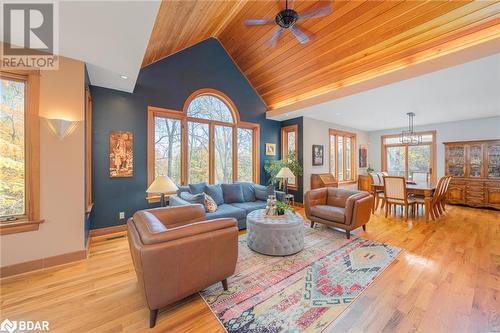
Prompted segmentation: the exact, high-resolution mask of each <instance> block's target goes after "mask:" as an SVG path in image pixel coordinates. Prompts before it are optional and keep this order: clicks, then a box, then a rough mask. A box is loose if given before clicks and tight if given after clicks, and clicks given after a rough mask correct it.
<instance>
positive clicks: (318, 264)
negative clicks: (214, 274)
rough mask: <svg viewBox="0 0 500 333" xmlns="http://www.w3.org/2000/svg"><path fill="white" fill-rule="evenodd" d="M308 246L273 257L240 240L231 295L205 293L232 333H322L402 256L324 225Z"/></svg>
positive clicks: (309, 233) (311, 232)
mask: <svg viewBox="0 0 500 333" xmlns="http://www.w3.org/2000/svg"><path fill="white" fill-rule="evenodd" d="M304 243H305V248H304V250H303V251H301V252H299V253H297V254H295V255H292V256H288V257H270V256H265V255H261V254H259V253H256V252H254V251H252V250H250V249H249V248H248V246H247V244H246V235H241V236H240V238H239V256H238V264H237V266H236V272H235V274H234V275H233V276H232V277H230V278H229V279H228V282H229V290H228V291H224V290H223V289H222V286H221V284H220V283H217V284H214V285H213V286H211V287H209V288H207V289H205V290H203V291H202V292H201V293H200V294H201V296H202V297H203V299H204V300H205V302H206V303H207V304H208V305H209V307H210V309H211V310H212V312H213V313H214V314H215V316H216V317H217V318H218V319H219V321H220V322H221V323H222V325H223V326H224V327H225V329H226V330H227V331H228V332H245V333H246V332H252V333H253V332H255V333H277V332H321V331H323V330H324V329H325V328H326V327H327V326H328V325H329V324H330V323H331V322H332V321H333V320H334V319H335V318H336V317H338V315H339V314H340V313H341V312H342V311H343V310H344V309H345V308H347V307H348V306H349V304H350V303H351V302H352V301H353V300H354V299H355V298H356V297H357V296H358V295H359V294H361V293H362V292H363V291H364V290H365V289H366V287H368V285H369V284H370V283H371V282H372V281H373V280H374V279H375V278H376V277H377V276H378V275H379V274H380V273H381V272H382V271H383V270H384V269H385V268H386V267H387V266H389V265H390V264H391V263H392V262H393V261H394V260H395V258H396V256H397V255H398V254H399V252H400V249H398V248H396V247H393V246H390V245H387V244H382V243H379V242H376V241H371V240H367V239H364V238H352V239H350V240H348V239H346V238H345V235H344V234H343V233H340V232H337V231H333V230H331V229H328V228H325V227H322V226H320V230H315V229H311V228H306V231H305V239H304Z"/></svg>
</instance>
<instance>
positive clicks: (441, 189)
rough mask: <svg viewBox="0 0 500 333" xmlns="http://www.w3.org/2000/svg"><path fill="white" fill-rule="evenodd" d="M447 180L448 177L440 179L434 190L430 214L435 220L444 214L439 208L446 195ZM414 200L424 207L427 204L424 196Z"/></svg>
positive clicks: (415, 197)
mask: <svg viewBox="0 0 500 333" xmlns="http://www.w3.org/2000/svg"><path fill="white" fill-rule="evenodd" d="M447 180H448V177H446V176H445V177H441V178H439V180H438V183H437V186H436V189H435V190H434V194H433V196H432V199H431V202H430V207H429V214H430V216H431V218H432V219H433V220H435V219H437V218H438V217H439V215H441V214H442V211H441V210H439V208H438V206H439V205H440V202H441V200H442V196H443V195H445V186H446V182H447ZM413 200H414V201H415V204H416V205H422V206H424V204H425V198H424V197H423V196H414V197H413Z"/></svg>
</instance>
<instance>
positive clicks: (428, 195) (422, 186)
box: [371, 182, 436, 222]
mask: <svg viewBox="0 0 500 333" xmlns="http://www.w3.org/2000/svg"><path fill="white" fill-rule="evenodd" d="M371 186H372V191H373V192H375V191H383V190H384V184H372V185H371ZM435 190H436V185H435V184H434V183H430V182H425V183H406V192H407V193H408V194H416V195H421V196H423V197H424V207H425V221H426V222H429V221H430V219H431V214H430V211H431V202H432V197H433V195H434V191H435Z"/></svg>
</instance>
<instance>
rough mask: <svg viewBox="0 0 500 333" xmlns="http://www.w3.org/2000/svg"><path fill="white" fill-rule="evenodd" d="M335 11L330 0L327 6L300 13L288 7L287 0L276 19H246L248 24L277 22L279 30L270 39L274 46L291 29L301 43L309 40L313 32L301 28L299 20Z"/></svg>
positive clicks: (271, 44)
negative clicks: (298, 23)
mask: <svg viewBox="0 0 500 333" xmlns="http://www.w3.org/2000/svg"><path fill="white" fill-rule="evenodd" d="M332 11H333V9H332V6H331V3H330V1H328V4H327V5H326V6H321V7H317V8H314V9H311V10H310V11H307V12H305V13H298V12H296V11H295V10H294V9H293V8H289V7H288V0H286V1H285V9H283V10H281V11H280V12H279V13H278V14H277V15H276V17H275V18H274V19H248V20H245V24H246V25H267V24H277V25H278V30H276V32H275V33H274V35H273V36H272V37H271V39H270V40H269V44H270V46H271V47H274V46H275V45H276V43H277V42H278V39H279V38H280V36H281V34H282V33H283V32H284V31H285V30H286V29H290V31H291V32H292V34H293V35H294V36H295V37H296V38H297V39H298V41H299V42H300V43H301V44H305V43H307V42H309V41H310V40H311V39H312V37H313V34H312V33H310V32H308V31H307V30H305V29H304V28H301V27H299V26H298V25H297V22H299V21H302V20H306V19H311V18H318V17H322V16H326V15H329V14H331V12H332Z"/></svg>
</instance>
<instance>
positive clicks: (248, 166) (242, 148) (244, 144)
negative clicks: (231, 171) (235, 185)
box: [237, 128, 253, 182]
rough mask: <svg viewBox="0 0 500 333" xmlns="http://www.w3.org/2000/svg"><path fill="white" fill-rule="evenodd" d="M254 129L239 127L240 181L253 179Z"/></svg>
mask: <svg viewBox="0 0 500 333" xmlns="http://www.w3.org/2000/svg"><path fill="white" fill-rule="evenodd" d="M252 167H253V130H251V129H248V128H238V177H237V179H238V180H239V181H245V182H251V181H252Z"/></svg>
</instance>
